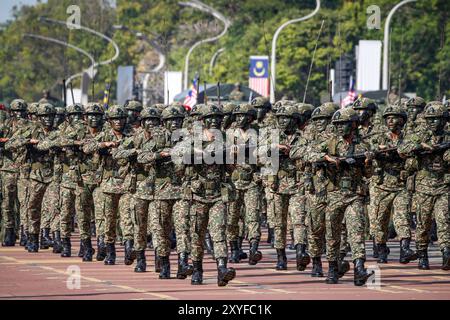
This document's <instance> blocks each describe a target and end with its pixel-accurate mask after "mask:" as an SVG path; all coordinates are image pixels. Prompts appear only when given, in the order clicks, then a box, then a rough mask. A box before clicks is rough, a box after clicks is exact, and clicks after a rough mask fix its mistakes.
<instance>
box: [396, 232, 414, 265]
mask: <svg viewBox="0 0 450 320" xmlns="http://www.w3.org/2000/svg"><path fill="white" fill-rule="evenodd" d="M410 242H411V239H409V238H406V239H402V240H401V241H400V263H403V264H407V263H410V262H411V261H414V260H417V253H416V252H414V251H413V250H411V249H410V248H409V244H410Z"/></svg>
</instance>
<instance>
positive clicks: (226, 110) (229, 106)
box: [222, 103, 237, 115]
mask: <svg viewBox="0 0 450 320" xmlns="http://www.w3.org/2000/svg"><path fill="white" fill-rule="evenodd" d="M236 107H237V104H235V103H226V104H225V105H224V106H223V108H222V112H223V114H224V115H229V114H233V111H234V109H236Z"/></svg>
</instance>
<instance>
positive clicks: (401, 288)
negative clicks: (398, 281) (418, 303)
mask: <svg viewBox="0 0 450 320" xmlns="http://www.w3.org/2000/svg"><path fill="white" fill-rule="evenodd" d="M388 287H389V288H394V289H400V290H408V291H415V292H420V293H430V291H427V290H422V289H416V288H407V287H402V286H388Z"/></svg>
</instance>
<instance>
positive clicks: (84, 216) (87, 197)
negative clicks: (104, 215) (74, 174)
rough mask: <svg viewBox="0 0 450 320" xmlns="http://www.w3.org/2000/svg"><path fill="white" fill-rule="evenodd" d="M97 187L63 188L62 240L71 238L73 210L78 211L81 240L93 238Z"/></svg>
mask: <svg viewBox="0 0 450 320" xmlns="http://www.w3.org/2000/svg"><path fill="white" fill-rule="evenodd" d="M95 188H96V185H84V186H79V187H77V188H76V189H70V188H65V187H61V219H60V221H61V223H60V230H61V238H70V236H71V222H72V217H73V208H75V211H76V217H77V221H78V228H79V229H80V238H81V240H85V239H90V238H91V217H92V215H93V214H94V212H93V210H94V198H93V196H92V195H93V192H94V189H95Z"/></svg>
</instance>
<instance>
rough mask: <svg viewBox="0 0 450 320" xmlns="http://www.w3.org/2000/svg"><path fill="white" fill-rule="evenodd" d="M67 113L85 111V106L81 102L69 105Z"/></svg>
mask: <svg viewBox="0 0 450 320" xmlns="http://www.w3.org/2000/svg"><path fill="white" fill-rule="evenodd" d="M66 111H67V114H78V113H84V107H83V105H82V104H80V103H75V104H73V105H70V106H68V107H67V110H66Z"/></svg>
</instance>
